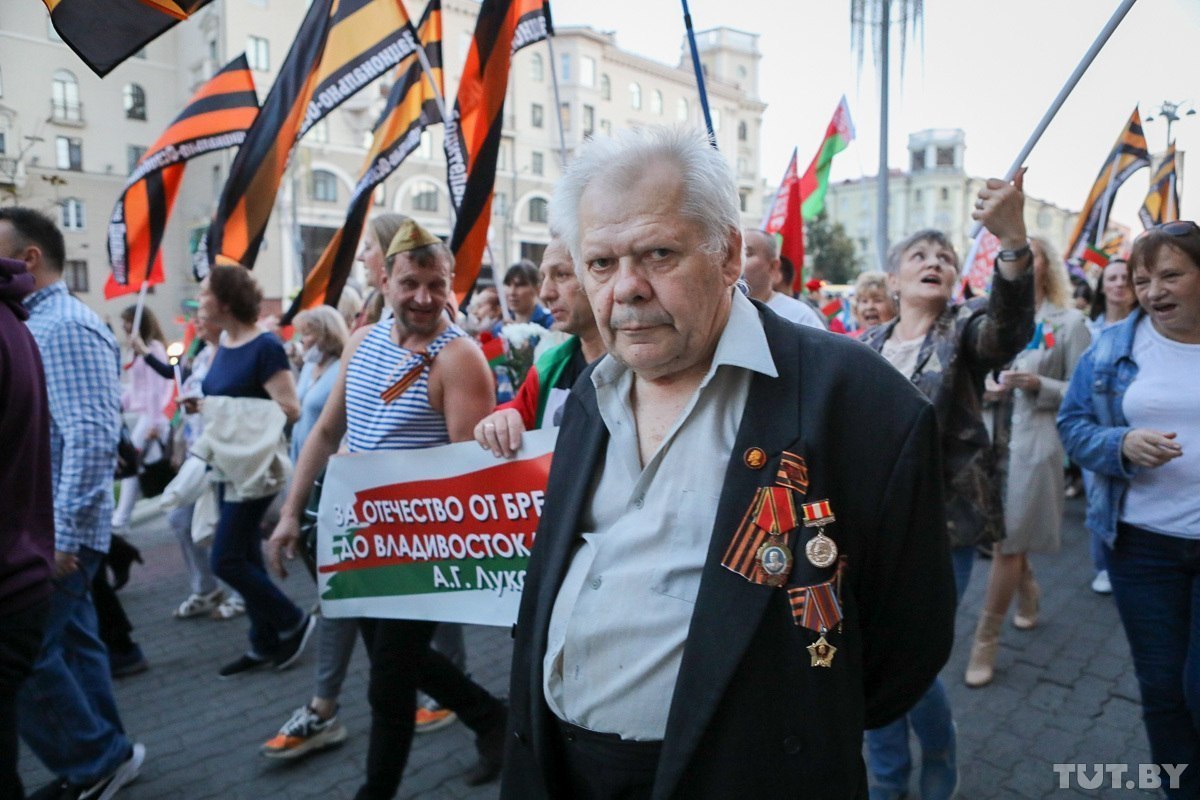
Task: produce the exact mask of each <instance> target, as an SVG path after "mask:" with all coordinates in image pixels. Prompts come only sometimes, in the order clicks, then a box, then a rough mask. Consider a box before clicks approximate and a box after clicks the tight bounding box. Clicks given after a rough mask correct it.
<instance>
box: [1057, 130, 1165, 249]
mask: <svg viewBox="0 0 1200 800" xmlns="http://www.w3.org/2000/svg"><path fill="white" fill-rule="evenodd" d="M1149 166H1150V151H1149V150H1148V149H1147V147H1146V135H1145V134H1144V133H1143V132H1142V117H1141V114H1139V113H1138V110H1137V108H1136V107H1135V108H1134V109H1133V114H1131V115H1130V117H1129V121H1128V122H1126V123H1125V127H1124V128H1122V129H1121V135H1120V136H1119V137H1118V138H1117V142H1116V144H1114V145H1113V148H1112V150H1111V151H1110V152H1109V154H1108V158H1106V159H1105V160H1104V166H1102V167H1101V168H1100V173H1099V174H1098V175H1097V176H1096V182H1095V183H1094V184H1092V190H1091V191H1090V192H1088V197H1087V202H1085V203H1084V205H1083V210H1082V211H1080V212H1079V219H1078V221H1077V222H1076V223H1075V231H1074V233H1072V234H1071V244H1070V245H1069V246H1068V247H1067V250H1066V252H1065V253H1064V254H1063V259H1064V260H1065V261H1068V262H1071V263H1075V264H1078V263H1079V262H1080V261H1081V260H1082V259H1083V254H1084V251H1086V250H1087V249H1088V247H1090V246H1092V245H1095V244H1097V243H1098V242H1099V240H1100V239H1101V238H1103V236H1104V231H1105V229H1106V228H1107V227H1108V212H1109V209H1111V208H1112V200H1113V197H1114V196H1115V195H1116V193H1117V189H1119V188H1120V187H1121V184H1123V183H1124V182H1125V181H1126V180H1127V179H1128V178H1129V176H1130V175H1132V174H1133V173H1135V172H1137V171H1138V170H1139V169H1141V168H1142V167H1149Z"/></svg>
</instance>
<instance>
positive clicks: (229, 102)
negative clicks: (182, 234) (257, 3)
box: [104, 55, 258, 299]
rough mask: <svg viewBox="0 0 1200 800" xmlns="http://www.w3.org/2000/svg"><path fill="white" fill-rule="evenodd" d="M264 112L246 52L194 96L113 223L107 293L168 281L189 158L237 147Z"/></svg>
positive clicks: (146, 160) (124, 195)
mask: <svg viewBox="0 0 1200 800" xmlns="http://www.w3.org/2000/svg"><path fill="white" fill-rule="evenodd" d="M257 115H258V96H257V95H256V94H255V93H254V78H253V76H252V75H251V74H250V65H249V64H247V63H246V56H245V55H240V56H238V57H237V58H235V59H234V60H233V61H230V62H229V63H228V64H227V65H225V67H224V68H223V69H222V70H221V71H220V72H218V73H217V74H216V75H214V76H213V77H212V78H211V79H210V80H209V81H208V82H207V83H205V84H204V85H203V86H201V87H200V89H199V90H198V91H197V92H196V93H195V94H194V95H192V99H191V101H190V102H189V103H188V104H187V107H185V108H184V109H183V111H182V112H180V114H179V116H177V117H175V120H174V121H173V122H172V123H171V124H170V126H168V127H167V129H166V131H164V132H163V134H162V135H161V136H159V137H158V141H156V142H155V143H154V145H153V146H152V147H151V148H150V149H149V150H147V151H146V153H145V155H143V156H142V158H141V160H140V161H138V163H137V166H136V167H135V168H134V170H133V173H132V174H131V175H130V176H129V180H128V181H126V183H125V189H124V190H123V191H122V192H121V196H120V197H118V198H117V204H116V205H115V206H114V207H113V211H112V217H111V218H110V219H109V222H108V261H109V263H110V264H111V265H112V274H111V275H109V277H108V283H107V284H106V285H105V287H104V296H105V298H107V299H112V298H113V297H117V296H119V295H122V294H128V293H130V292H136V291H137V290H138V289H139V288H140V287H141V285H142V281H143V280H146V279H148V280H149V282H150V283H151V284H155V283H162V281H163V266H162V252H161V250H160V246H161V245H162V239H163V232H164V231H165V230H166V227H167V220H168V219H169V218H170V216H171V209H172V207H173V206H174V205H175V195H176V194H177V193H178V191H179V184H180V181H182V180H183V169H184V166H185V165H186V162H187V161H188V159H191V158H195V157H196V156H200V155H204V154H205V153H211V152H213V151H215V150H222V149H224V148H226V147H236V146H238V145H240V144H241V143H242V140H243V139H244V138H245V137H246V131H247V130H248V129H249V128H250V126H251V125H252V124H253V123H254V118H255V117H256V116H257Z"/></svg>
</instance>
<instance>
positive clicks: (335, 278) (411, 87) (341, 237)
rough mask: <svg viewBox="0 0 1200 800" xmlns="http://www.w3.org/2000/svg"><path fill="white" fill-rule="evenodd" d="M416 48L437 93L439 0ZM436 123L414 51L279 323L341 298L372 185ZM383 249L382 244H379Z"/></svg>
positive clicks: (433, 101)
mask: <svg viewBox="0 0 1200 800" xmlns="http://www.w3.org/2000/svg"><path fill="white" fill-rule="evenodd" d="M417 34H418V36H419V37H420V40H421V47H422V48H424V50H425V56H426V60H427V61H428V62H429V66H430V68H431V71H432V73H433V75H432V77H433V80H434V81H435V82H436V83H437V89H438V94H440V93H441V91H442V7H441V0H430V2H429V4H428V5H426V6H425V13H424V14H423V15H422V17H421V22H420V23H419V24H418V25H417ZM441 121H442V115H441V113H440V112H439V111H438V105H437V94H434V92H433V89H432V87H431V85H430V81H429V78H428V77H426V75H425V72H424V70H423V69H422V67H421V62H420V60H419V59H418V57H417V54H416V53H414V54H412V55H410V56H406V57H405V58H404V60H403V61H401V62H400V64H399V65H398V66H397V67H396V80H395V82H394V83H393V84H392V90H391V92H390V93H389V94H388V99H387V104H386V105H385V106H384V108H383V113H382V114H380V117H379V121H378V122H377V123H376V125H375V138H374V140H373V141H372V142H371V149H370V151H369V152H368V153H367V158H366V163H365V164H364V165H363V169H362V174H361V175H359V178H358V183H357V185H355V187H354V194H353V196H352V197H351V199H350V208H349V210H348V211H347V213H346V221H345V222H344V223H342V227H341V228H339V229H338V231H337V233H335V234H334V235H333V239H331V240H330V242H329V244H328V245H327V246H326V247H325V252H323V253H322V254H321V258H320V260H318V261H317V263H316V266H314V267H313V268H312V270H311V271H309V273H308V275H307V276H305V278H304V287H303V288H302V289H301V290H300V294H298V295H296V299H295V300H293V301H292V305H291V308H289V309H288V311H287V313H286V314H284V315H283V318H282V319H281V320H280V324H283V325H287V324H290V323H291V321H292V319H293V318H294V317H295V316H296V315H297V314H299V313H300V312H301V311H304V310H305V309H309V308H313V307H315V306H319V305H322V304H324V305H331V306H336V305H337V302H338V298H340V297H341V296H342V289H343V288H344V287H345V285H346V279H347V278H348V277H349V276H350V268H351V267H353V266H354V253H355V250H356V249H357V247H358V240H359V237H360V236H361V235H362V230H363V226H364V224H365V223H366V220H367V213H368V212H369V211H370V210H371V197H372V194H373V192H374V190H375V187H376V186H378V185H379V184H380V183H382V182H383V180H384V179H385V178H387V176H388V175H390V174H391V173H392V171H393V170H395V169H396V167H398V166H400V164H401V162H403V161H404V159H406V158H408V156H409V154H410V153H412V151H413V150H415V149H416V148H417V145H419V144H420V143H421V131H423V130H425V128H427V127H429V126H430V125H433V124H435V123H438V122H441ZM381 244H382V245H383V247H384V249H385V250H386V249H387V246H388V243H387V242H381Z"/></svg>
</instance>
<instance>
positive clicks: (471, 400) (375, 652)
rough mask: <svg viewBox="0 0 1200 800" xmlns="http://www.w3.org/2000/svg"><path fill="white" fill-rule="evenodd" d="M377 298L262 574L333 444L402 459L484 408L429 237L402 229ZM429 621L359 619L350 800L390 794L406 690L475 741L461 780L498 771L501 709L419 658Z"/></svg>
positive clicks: (447, 260) (413, 228)
mask: <svg viewBox="0 0 1200 800" xmlns="http://www.w3.org/2000/svg"><path fill="white" fill-rule="evenodd" d="M385 264H386V271H387V280H386V283H385V286H384V293H385V295H386V297H387V298H388V302H389V303H390V304H391V306H392V310H393V311H394V315H393V317H392V318H391V319H388V320H384V321H381V322H379V323H377V324H375V325H371V326H368V327H364V328H361V329H359V330H357V331H355V332H354V334H353V336H352V337H351V339H350V344H349V345H348V347H347V349H346V354H347V355H346V357H345V358H343V359H342V368H341V373H340V374H339V375H338V380H337V383H336V384H335V386H334V388H333V392H332V393H331V394H330V396H329V400H328V402H327V403H326V405H325V409H324V411H323V412H322V413H321V417H320V418H319V419H318V421H317V423H316V426H315V427H314V428H313V430H312V432H311V433H310V434H309V436H308V439H307V441H306V442H305V444H304V449H303V450H302V451H301V453H300V457H299V459H298V460H297V462H296V471H295V475H294V476H293V480H292V488H291V491H290V492H289V493H288V498H287V501H286V502H285V503H284V507H283V512H282V516H281V519H280V521H279V525H278V527H277V528H276V529H275V532H274V534H273V535H272V536H271V539H270V541H269V542H268V555H269V560H270V562H271V564H272V566H273V567H274V568H275V569H276V570H277V571H279V572H281V573H282V572H283V562H282V558H281V556H283V555H286V556H287V557H288V558H292V557H293V556H294V555H295V547H296V542H297V539H298V537H299V534H300V529H299V521H300V516H301V514H302V512H303V510H304V506H305V504H306V503H307V502H308V495H309V492H310V490H311V487H312V484H313V480H314V479H315V478H316V477H317V475H318V474H319V473H320V471H321V470H322V469H323V468H324V466H325V465H326V464H327V463H328V461H329V457H330V456H332V455H333V454H334V453H335V452H337V450H338V447H339V446H340V444H341V442H342V440H343V438H345V439H346V441H347V443H348V445H349V449H350V452H352V453H355V452H366V451H371V450H411V449H418V448H424V447H434V446H437V445H442V444H448V443H450V442H462V441H467V440H468V439H471V438H472V431H473V429H474V427H475V424H476V423H478V422H479V420H481V419H482V418H483V417H484V416H486V415H487V414H488V413H489V412H491V410H492V407H493V405H494V400H493V398H494V396H495V395H494V391H493V387H492V376H491V372H490V370H489V369H488V366H487V362H486V361H485V360H484V357H483V353H482V351H481V350H480V349H479V348H478V347H477V346H476V345H475V344H474V343H473V342H472V341H471V339H470V337H469V336H467V334H466V333H465V332H464V331H463V330H461V329H460V328H458V327H457V326H455V325H453V324H452V323H451V322H450V321H449V319H448V318H447V315H446V309H447V307H448V303H449V302H450V301H451V299H452V297H453V295H452V293H451V286H452V285H453V281H454V259H453V256H452V255H451V253H450V250H449V249H448V248H447V247H446V246H445V245H444V244H442V242H441V241H440V240H439V239H438V238H437V237H436V236H434V235H433V234H431V233H429V232H428V231H426V230H425V229H424V228H422V227H421V226H419V225H418V224H417V223H415V222H413V221H412V220H406V221H405V222H404V224H403V225H402V226H401V227H400V230H399V232H398V233H397V234H396V236H395V238H394V239H393V240H392V242H391V244H390V245H389V247H388V250H387V260H386V262H385ZM435 627H436V623H432V622H418V621H412V620H390V619H388V620H385V619H364V620H363V621H362V634H363V639H364V641H365V642H366V645H367V652H368V654H369V655H370V659H371V676H370V684H369V687H368V689H367V694H368V699H369V701H370V704H371V740H370V744H369V747H368V752H367V777H366V782H365V783H364V784H363V786H362V787H361V788H360V789H359V790H358V793H357V794H356V795H355V798H356V800H376V799H377V798H378V799H379V800H382V799H383V798H391V797H393V796H395V794H396V791H397V789H399V787H400V779H401V777H402V775H403V772H404V765H405V763H406V762H407V761H408V753H409V749H410V747H411V745H412V738H413V716H414V713H415V711H416V690H417V688H418V687H420V688H421V689H422V690H424V691H425V692H426V693H428V694H429V695H430V696H431V697H433V698H434V699H435V700H436V701H437V702H438V703H439V704H440V705H441V706H442V707H444V708H448V709H450V710H452V711H453V712H455V713H456V714H457V715H458V717H459V719H461V720H462V721H463V722H464V723H465V724H466V725H467V726H468V727H469V728H471V729H472V730H473V731H475V733H476V735H477V737H478V738H477V740H476V747H477V749H478V751H479V761H478V763H477V764H475V766H473V767H472V768H471V769H470V770H469V771H468V772H467V773H466V776H465V780H466V782H467V784H468V785H471V786H475V785H479V784H482V783H486V782H487V781H490V780H492V779H494V778H495V777H496V775H497V774H498V773H499V770H500V763H501V757H502V755H503V750H504V724H505V713H506V711H505V707H504V704H503V703H501V702H500V701H499V700H497V699H496V698H495V697H493V696H492V695H490V694H488V692H487V691H486V690H485V689H483V688H482V687H481V686H479V685H478V684H476V683H474V682H473V681H471V680H470V679H469V678H467V676H466V675H464V674H463V673H462V672H461V671H460V670H458V669H457V668H456V667H455V666H454V665H453V664H452V663H451V662H450V661H449V660H448V659H447V658H446V657H445V656H443V655H441V654H440V653H438V652H437V651H435V650H433V649H431V648H430V646H429V643H430V639H431V638H432V636H433V633H434V628H435Z"/></svg>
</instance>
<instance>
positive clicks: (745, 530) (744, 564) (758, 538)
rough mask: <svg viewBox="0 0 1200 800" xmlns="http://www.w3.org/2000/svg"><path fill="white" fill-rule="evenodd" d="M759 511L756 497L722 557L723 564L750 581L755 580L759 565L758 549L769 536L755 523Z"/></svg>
mask: <svg viewBox="0 0 1200 800" xmlns="http://www.w3.org/2000/svg"><path fill="white" fill-rule="evenodd" d="M757 511H758V502H757V498H756V501H755V502H754V503H751V504H750V507H749V508H748V509H746V514H745V515H744V516H743V517H742V521H741V522H740V523H739V524H738V527H737V531H736V532H735V533H734V534H733V538H732V539H731V540H730V541H729V547H728V548H726V550H725V556H724V557H723V558H722V559H721V566H723V567H725V569H728V570H731V571H733V572H736V573H737V574H738V575H741V576H742V577H743V578H745V579H746V580H748V581H753V580H754V577H755V575H756V568H757V565H758V562H757V556H758V549H759V548H760V547H762V546H763V544H764V543H765V542H766V541H767V538H768V534H767V532H766V531H764V530H763V529H762V528H760V527H759V526H758V525H756V524H754V518H755V516H756V515H757Z"/></svg>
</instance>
